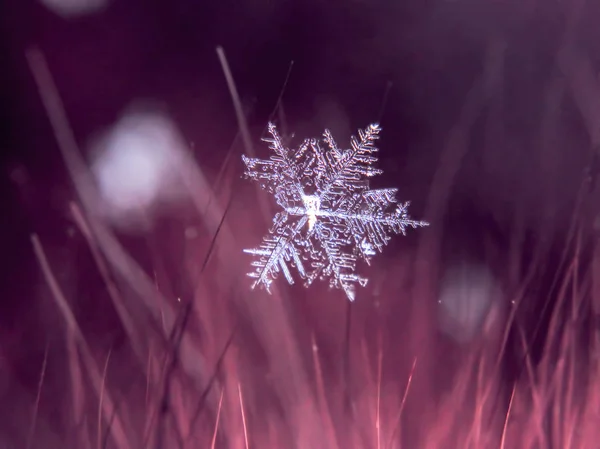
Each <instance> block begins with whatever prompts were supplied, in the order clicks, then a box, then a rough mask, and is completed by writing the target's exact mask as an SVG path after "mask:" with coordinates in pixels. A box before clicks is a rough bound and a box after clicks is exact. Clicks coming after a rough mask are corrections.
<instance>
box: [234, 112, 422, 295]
mask: <svg viewBox="0 0 600 449" xmlns="http://www.w3.org/2000/svg"><path fill="white" fill-rule="evenodd" d="M268 129H269V134H270V137H268V138H265V139H263V140H264V141H265V142H268V143H269V149H271V150H272V151H273V153H274V154H273V155H272V156H271V157H270V158H269V159H268V160H263V159H257V158H250V157H246V156H242V159H243V161H244V164H246V172H245V175H246V177H247V178H250V179H252V180H254V181H257V182H258V183H259V184H260V186H261V188H263V189H264V190H266V191H267V192H269V193H270V194H272V195H273V196H274V197H275V201H276V202H277V204H278V205H279V206H280V207H281V211H280V212H278V213H277V214H276V215H275V217H274V218H273V225H272V226H271V229H269V232H268V234H267V235H266V236H265V237H264V238H263V240H262V243H261V245H260V246H259V247H258V248H254V249H245V250H244V252H246V253H248V254H252V255H253V256H255V260H254V261H253V262H252V266H253V267H255V269H254V271H253V272H251V273H248V276H250V277H251V278H253V279H254V282H253V284H252V288H255V287H257V286H259V287H263V288H265V289H266V290H267V291H269V292H270V286H271V284H272V283H273V281H274V280H275V278H276V277H277V276H278V275H279V273H283V275H284V277H285V278H286V279H287V281H288V283H290V284H293V283H294V279H293V277H292V273H291V267H295V269H296V271H297V272H298V274H299V275H300V277H301V278H302V279H304V282H305V286H307V287H308V286H309V285H310V284H312V282H313V281H314V280H315V279H321V280H328V281H329V285H330V287H333V288H340V289H342V290H344V293H345V294H346V296H347V297H348V299H349V300H350V301H353V300H354V299H355V296H356V291H355V286H356V284H358V285H360V286H363V287H364V286H365V285H366V284H367V278H365V277H362V276H360V275H358V274H356V272H355V270H356V263H357V261H358V260H359V259H361V260H364V261H365V262H366V263H367V264H369V263H370V261H371V260H372V258H373V256H375V255H376V254H377V253H378V252H381V251H382V250H383V247H384V246H385V245H386V244H387V243H388V241H389V240H390V239H391V236H390V234H392V233H393V234H403V235H406V229H407V228H408V227H412V228H418V227H423V226H427V225H428V223H427V222H424V221H415V220H412V219H411V218H410V217H409V215H408V211H407V209H408V206H409V202H405V203H397V202H396V191H397V189H395V188H388V189H369V183H368V179H369V178H370V177H373V176H376V175H379V174H381V173H382V171H381V170H379V169H377V168H375V167H374V166H373V165H374V164H375V162H377V157H376V156H375V153H376V152H377V151H378V149H377V148H376V147H375V145H374V143H375V141H376V140H377V139H378V138H379V132H380V131H381V128H380V127H379V125H376V124H373V125H370V126H369V127H367V128H366V129H365V130H359V133H358V138H356V137H354V136H353V137H352V138H351V142H350V149H347V150H343V149H340V148H339V147H338V145H337V143H336V142H335V140H334V139H333V136H332V135H331V133H330V132H329V130H325V132H324V133H323V139H322V141H319V140H317V139H306V140H304V142H303V143H302V144H301V145H300V146H299V147H298V148H297V149H291V148H288V147H286V146H285V145H284V143H283V141H282V138H281V136H280V135H279V133H278V132H277V129H276V127H275V125H273V124H272V123H269V128H268ZM323 143H324V144H325V145H326V147H327V148H326V149H324V148H323V147H322V144H323Z"/></svg>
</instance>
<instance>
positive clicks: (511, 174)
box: [0, 0, 600, 388]
mask: <svg viewBox="0 0 600 449" xmlns="http://www.w3.org/2000/svg"><path fill="white" fill-rule="evenodd" d="M571 3H572V2H563V1H549V0H545V1H536V0H528V1H492V0H465V1H462V0H454V1H446V0H438V1H421V0H419V1H417V0H409V1H402V2H401V1H390V0H385V1H383V0H381V1H358V0H356V1H337V0H334V1H327V2H325V1H316V0H312V1H311V0H305V1H296V2H294V1H267V0H264V1H262V2H256V1H250V0H246V1H234V0H227V1H213V2H202V1H196V2H194V1H191V0H171V1H164V2H161V1H156V0H153V1H147V0H146V1H141V0H131V1H119V0H115V1H113V2H112V4H111V5H110V6H109V8H108V9H107V10H106V11H104V12H101V13H99V14H96V15H92V16H90V17H83V18H79V19H73V20H64V19H61V18H59V17H57V16H56V15H54V14H53V13H51V12H50V11H48V10H47V9H45V8H44V6H42V5H41V4H37V3H31V2H19V1H16V0H15V1H5V2H3V3H2V6H1V7H0V33H1V34H0V46H1V48H2V50H4V51H3V52H0V55H1V58H2V66H1V68H0V94H1V96H0V111H1V112H0V129H1V130H3V131H4V132H3V134H4V136H5V138H3V140H2V141H0V145H1V147H0V150H1V151H2V154H1V157H2V171H1V172H0V180H1V181H0V182H1V185H2V186H3V188H2V191H3V200H2V201H3V203H2V204H3V211H2V214H1V215H2V217H3V218H2V222H3V225H2V226H3V227H2V233H1V234H0V236H1V237H0V254H1V255H0V260H1V261H2V265H1V266H0V268H1V270H0V273H1V275H0V279H2V281H1V284H0V287H1V289H0V294H1V297H0V342H2V346H4V349H3V350H2V351H1V352H0V354H2V353H4V355H5V356H6V358H7V359H8V360H10V361H11V362H12V364H13V366H14V367H15V368H14V369H15V370H16V371H19V370H22V375H23V383H24V384H25V385H26V386H27V388H31V386H33V385H35V382H36V376H37V372H38V370H39V363H38V362H39V355H40V354H41V353H42V352H43V349H44V343H43V342H44V340H45V339H46V338H48V335H50V334H51V333H52V331H51V330H50V331H49V330H47V329H43V328H41V327H36V326H35V324H36V323H38V319H39V315H40V314H41V313H43V310H44V308H43V307H44V306H40V305H38V303H37V300H38V299H39V297H40V296H42V293H41V292H42V291H44V293H43V295H46V294H47V293H46V292H45V290H44V284H43V283H42V281H41V278H40V276H39V271H38V268H37V265H36V262H35V260H34V258H33V255H32V252H31V245H30V242H29V234H30V233H32V232H36V233H38V234H39V235H40V236H41V237H42V238H43V239H44V240H45V241H46V242H48V243H49V246H50V247H51V248H52V250H53V251H55V254H63V257H64V260H65V264H67V265H68V266H69V267H71V269H70V270H69V269H65V273H66V274H65V276H66V279H67V280H68V281H69V282H71V283H72V285H73V289H74V290H75V291H78V292H79V293H78V294H84V295H85V291H86V288H89V286H90V285H93V284H90V279H87V278H86V279H84V280H81V279H77V272H78V271H77V269H73V268H74V267H77V268H81V265H79V263H78V259H77V258H78V253H79V251H80V249H79V248H80V246H81V245H82V242H81V240H80V239H79V240H78V239H75V240H73V239H71V238H69V237H68V235H67V230H68V228H69V227H70V226H71V224H70V223H69V219H68V218H67V215H68V210H67V203H68V201H69V200H71V199H72V198H73V195H74V194H73V192H72V189H71V185H70V181H69V179H68V176H67V174H66V171H65V169H64V165H63V161H62V159H61V157H60V153H59V151H58V148H57V145H56V142H55V140H54V137H53V134H52V132H51V129H50V126H49V123H48V120H47V117H46V115H45V111H44V109H43V107H42V105H41V102H40V98H39V95H38V92H37V90H36V87H35V83H34V81H33V78H32V76H31V74H30V72H29V69H28V66H27V63H26V59H25V51H26V49H27V48H28V47H29V46H31V45H37V46H39V48H40V49H41V50H42V51H43V52H44V54H45V56H46V58H47V60H48V64H49V67H50V70H51V71H52V74H53V76H54V78H55V80H56V83H57V85H58V89H59V91H60V94H61V96H62V99H63V101H64V103H65V107H66V110H67V114H68V116H69V119H70V121H71V124H72V127H73V130H74V132H75V134H76V137H77V139H78V140H79V143H80V144H81V145H82V146H83V147H85V145H86V143H87V142H88V141H89V139H91V138H92V137H93V136H94V135H95V134H96V133H98V132H100V131H102V130H103V129H105V128H106V127H108V126H109V125H111V124H112V123H113V122H114V121H115V120H117V118H118V117H119V116H120V115H121V114H122V113H123V111H124V110H125V108H126V107H127V106H128V105H129V104H130V103H131V102H132V101H133V100H136V99H140V98H141V99H152V100H155V101H158V102H159V103H160V104H161V105H163V106H164V107H165V108H166V110H167V111H168V112H169V114H170V115H171V117H172V118H173V119H174V121H175V122H176V124H177V125H178V126H179V127H180V129H181V131H182V132H183V135H184V136H185V138H186V139H187V140H188V141H189V142H193V143H194V146H195V148H196V149H197V150H196V151H197V153H198V158H199V159H201V160H202V169H203V170H206V171H207V172H216V171H217V170H218V168H219V166H220V163H221V162H222V160H223V158H224V156H225V151H226V149H227V148H228V147H229V145H230V143H231V140H232V138H233V136H234V135H235V132H236V130H237V124H236V121H235V115H234V110H233V106H232V103H231V99H230V96H229V93H228V90H227V86H226V83H225V78H224V76H223V73H222V70H221V67H220V65H219V61H218V59H217V55H216V52H215V47H216V46H217V45H221V46H223V47H224V49H225V51H226V54H227V57H228V60H229V63H230V65H231V69H232V72H233V75H234V77H235V80H236V83H237V86H238V90H239V92H240V96H241V97H242V101H243V103H244V105H245V107H247V108H248V111H250V113H249V123H250V125H251V128H252V132H253V138H254V139H255V141H258V137H259V136H260V134H261V132H262V130H263V129H264V126H265V122H266V120H267V118H268V116H269V115H270V114H271V111H272V110H273V108H274V106H275V103H276V100H277V97H278V96H279V94H280V90H281V88H282V85H283V83H284V80H285V78H286V74H287V72H288V69H289V66H290V63H291V61H293V68H292V71H291V76H290V78H289V83H288V85H287V87H286V89H285V92H284V96H283V104H284V106H285V111H286V114H287V122H288V125H289V126H290V128H291V129H292V130H295V131H296V132H297V134H298V135H299V136H303V135H305V134H312V135H317V134H318V133H320V131H321V130H322V128H324V127H329V128H331V129H332V131H333V132H334V134H336V135H337V134H342V135H347V134H348V133H350V132H354V130H355V129H356V128H358V127H364V126H366V125H367V124H368V123H370V122H372V121H375V120H380V121H381V125H382V127H383V133H382V141H381V145H380V148H381V153H380V162H381V166H382V167H383V168H384V170H385V175H384V177H383V179H382V180H381V181H380V182H381V183H382V184H385V185H395V186H397V187H398V188H399V189H400V197H401V199H411V200H413V202H414V209H413V214H415V215H416V216H419V214H420V212H421V211H422V210H423V207H424V206H423V204H424V202H425V199H426V196H427V189H428V186H429V183H430V180H431V178H432V175H433V173H434V171H435V169H436V167H437V164H438V156H439V153H440V150H441V149H442V148H443V146H444V142H445V141H446V139H447V135H448V132H449V130H450V128H451V127H452V126H453V125H454V123H455V122H456V120H457V117H458V115H459V113H460V110H461V108H462V105H463V103H464V100H465V96H466V94H467V92H468V91H469V89H470V88H471V86H472V84H473V82H474V80H475V79H476V78H477V77H478V76H479V74H480V73H481V71H482V68H483V66H484V63H483V61H484V57H485V52H486V48H487V47H488V45H489V42H490V41H491V40H492V39H497V38H501V39H505V41H506V53H505V67H504V71H503V76H504V77H503V80H504V82H503V90H502V91H501V92H497V93H496V94H495V95H494V97H493V99H492V100H491V101H490V102H489V104H488V105H486V106H485V108H484V109H485V110H484V113H483V114H482V118H481V119H480V120H478V122H477V123H476V126H474V127H473V132H472V142H471V148H470V151H469V154H468V155H467V157H466V159H465V161H464V164H463V166H462V168H461V171H460V173H459V176H458V179H457V183H456V185H455V187H454V190H453V195H452V197H451V203H450V206H451V207H450V209H449V213H448V215H447V220H446V221H447V222H445V223H444V226H445V229H446V238H445V241H444V246H445V248H446V250H447V251H448V252H449V253H452V252H454V251H459V249H458V248H460V251H465V252H467V253H469V252H473V253H478V252H479V251H480V250H481V248H480V245H479V242H480V237H481V236H482V235H484V234H485V233H488V232H489V233H491V234H492V235H494V236H495V237H494V238H496V239H497V241H496V243H497V245H498V246H499V247H501V248H502V247H503V245H506V244H507V242H508V237H507V234H508V232H509V224H510V223H511V222H512V220H513V219H514V216H515V214H519V213H523V211H525V215H526V219H525V222H526V225H527V226H528V228H529V234H531V235H532V236H533V237H532V238H533V239H534V240H535V239H537V238H538V237H537V229H538V228H537V227H538V226H539V224H540V220H541V218H540V211H539V210H538V207H539V205H540V204H542V203H544V202H550V203H552V204H553V206H552V207H553V210H554V215H552V217H553V220H554V221H553V222H552V223H550V224H548V223H546V225H548V228H550V231H548V232H549V235H550V240H551V241H554V239H555V238H556V239H557V240H558V241H559V242H560V241H561V239H562V237H563V231H564V229H565V225H566V223H567V222H568V220H567V219H568V217H569V214H570V211H571V208H572V205H573V202H574V199H575V192H576V189H577V187H578V186H579V183H580V180H581V178H582V175H583V169H584V168H585V166H586V163H587V161H588V160H589V156H590V143H589V137H588V134H587V130H586V128H585V126H584V123H583V121H582V119H581V116H580V112H579V110H578V107H577V105H576V104H575V102H574V101H573V100H572V98H571V97H570V96H569V95H566V96H565V99H564V100H563V101H562V102H561V105H560V108H561V111H560V113H559V116H560V121H559V124H560V132H559V133H558V137H557V140H556V142H554V145H555V147H556V148H557V153H556V154H559V155H560V160H556V161H554V162H552V161H551V162H550V164H549V165H550V167H551V168H550V169H549V170H546V169H544V168H541V165H540V161H541V160H543V158H544V156H542V157H541V158H540V153H539V150H538V149H537V145H538V141H537V139H538V135H539V129H540V128H539V122H540V120H541V118H542V117H543V115H544V112H545V108H546V103H545V98H546V97H545V95H546V90H547V89H548V86H549V84H550V83H551V82H552V80H553V79H554V78H556V77H558V78H560V77H561V73H560V70H559V69H558V67H557V65H556V55H557V51H558V48H559V45H560V44H561V43H562V35H563V32H564V28H565V23H566V18H567V17H568V16H569V14H570V12H571V7H572V5H571ZM587 3H588V4H587V5H586V7H585V8H586V9H585V13H584V14H583V15H582V18H581V19H580V21H579V22H578V26H577V32H576V37H575V43H574V45H575V47H576V48H578V49H579V50H580V51H581V52H582V53H584V54H585V55H587V57H588V58H589V60H590V62H591V64H592V69H593V70H596V69H595V67H597V66H598V64H599V63H600V47H599V46H600V36H599V35H598V32H597V29H598V28H597V22H598V20H597V19H598V17H600V3H595V2H587ZM595 73H596V74H597V70H596V71H595ZM388 83H391V86H392V87H391V89H390V91H389V95H388V96H387V98H386V101H385V104H382V101H383V98H384V95H385V92H386V89H387V86H388ZM566 89H567V90H568V87H567V88H566ZM382 110H383V114H382V115H381V117H379V114H380V111H382ZM490 114H496V115H495V116H494V117H497V118H498V121H499V122H501V127H502V128H501V131H500V132H499V133H497V134H496V135H497V137H498V139H497V140H495V141H492V142H491V143H490V142H488V141H486V140H485V136H484V133H485V130H486V129H487V128H486V126H488V125H487V123H489V121H490V120H489V115H490ZM486 117H487V119H486ZM492 121H493V120H492ZM484 144H485V145H487V149H486V151H487V152H489V153H490V154H492V155H493V156H492V157H493V159H492V161H491V162H490V160H489V159H488V160H487V162H483V161H482V158H483V156H482V151H480V150H481V148H482V147H483V146H484ZM490 145H491V147H490ZM548 157H549V158H550V157H555V156H548ZM426 218H427V217H426ZM544 232H546V231H544ZM526 251H527V250H526V249H525V252H526ZM474 257H477V256H474ZM526 257H527V254H524V258H525V259H526ZM81 263H89V262H81ZM81 271H82V272H85V270H84V269H83V270H81ZM74 273H75V274H74ZM83 276H84V277H85V275H83ZM78 282H79V283H81V284H78ZM96 282H99V281H98V280H96ZM78 285H79V287H77V286H78ZM83 285H84V286H83ZM90 313H91V312H90ZM108 327H110V326H108ZM102 329H104V328H103V327H102V326H99V331H98V333H99V334H100V333H101V331H102ZM29 358H31V359H35V360H36V362H35V364H32V365H31V366H30V364H29V363H28V360H29ZM17 377H18V376H17Z"/></svg>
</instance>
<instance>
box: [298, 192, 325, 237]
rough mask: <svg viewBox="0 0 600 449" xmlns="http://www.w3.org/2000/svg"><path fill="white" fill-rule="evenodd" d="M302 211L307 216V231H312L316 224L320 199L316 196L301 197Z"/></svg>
mask: <svg viewBox="0 0 600 449" xmlns="http://www.w3.org/2000/svg"><path fill="white" fill-rule="evenodd" d="M302 202H303V203H304V209H305V212H306V215H307V216H308V230H309V231H310V230H312V228H313V227H314V226H315V223H316V222H317V213H318V212H319V209H320V208H321V199H320V198H319V197H318V196H317V195H304V196H303V197H302Z"/></svg>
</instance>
